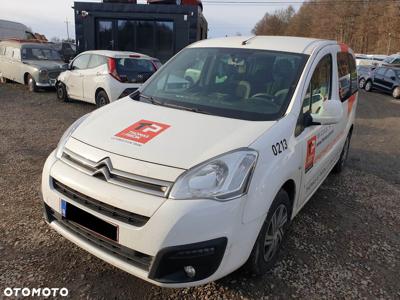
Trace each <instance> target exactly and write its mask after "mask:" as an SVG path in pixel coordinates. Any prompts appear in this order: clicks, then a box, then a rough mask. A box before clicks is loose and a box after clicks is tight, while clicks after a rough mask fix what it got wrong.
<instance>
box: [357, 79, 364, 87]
mask: <svg viewBox="0 0 400 300" xmlns="http://www.w3.org/2000/svg"><path fill="white" fill-rule="evenodd" d="M358 87H359V88H360V89H363V88H365V78H361V79H360V80H359V81H358Z"/></svg>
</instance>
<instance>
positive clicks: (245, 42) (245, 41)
mask: <svg viewBox="0 0 400 300" xmlns="http://www.w3.org/2000/svg"><path fill="white" fill-rule="evenodd" d="M255 37H257V36H256V35H254V36H252V37H251V38H249V39H247V40H244V41H243V42H242V45H243V46H245V45H247V43H248V42H249V41H250V40H252V39H254V38H255Z"/></svg>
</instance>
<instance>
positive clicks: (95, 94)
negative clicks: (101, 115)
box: [94, 87, 108, 99]
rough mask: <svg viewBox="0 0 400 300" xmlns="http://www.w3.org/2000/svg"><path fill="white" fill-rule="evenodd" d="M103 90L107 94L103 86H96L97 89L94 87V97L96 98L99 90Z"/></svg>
mask: <svg viewBox="0 0 400 300" xmlns="http://www.w3.org/2000/svg"><path fill="white" fill-rule="evenodd" d="M102 91H103V92H104V93H106V94H107V91H106V90H105V89H104V88H102V87H98V88H97V89H96V92H95V93H94V98H95V99H96V98H97V95H98V94H99V93H100V92H102ZM107 96H108V94H107Z"/></svg>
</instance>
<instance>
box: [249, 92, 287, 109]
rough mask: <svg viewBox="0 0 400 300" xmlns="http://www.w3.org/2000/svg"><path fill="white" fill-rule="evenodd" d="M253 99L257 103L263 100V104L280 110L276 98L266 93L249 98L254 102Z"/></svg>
mask: <svg viewBox="0 0 400 300" xmlns="http://www.w3.org/2000/svg"><path fill="white" fill-rule="evenodd" d="M252 99H253V100H255V99H257V101H258V100H261V101H263V102H265V103H267V104H271V105H273V106H275V107H276V108H280V106H279V105H278V104H277V103H276V99H275V97H274V96H271V95H269V94H266V93H257V94H254V95H252V96H251V97H250V98H249V100H252Z"/></svg>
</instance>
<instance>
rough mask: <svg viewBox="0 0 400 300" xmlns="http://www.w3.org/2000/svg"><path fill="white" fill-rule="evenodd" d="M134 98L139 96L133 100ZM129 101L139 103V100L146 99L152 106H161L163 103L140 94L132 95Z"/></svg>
mask: <svg viewBox="0 0 400 300" xmlns="http://www.w3.org/2000/svg"><path fill="white" fill-rule="evenodd" d="M136 96H139V97H138V98H135V97H136ZM130 97H131V99H133V100H135V101H141V100H140V98H143V99H146V100H147V101H148V102H149V103H151V104H154V105H163V103H162V102H161V101H160V100H156V99H154V97H151V96H147V95H144V94H142V93H140V92H137V93H134V94H132V95H131V96H130Z"/></svg>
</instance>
